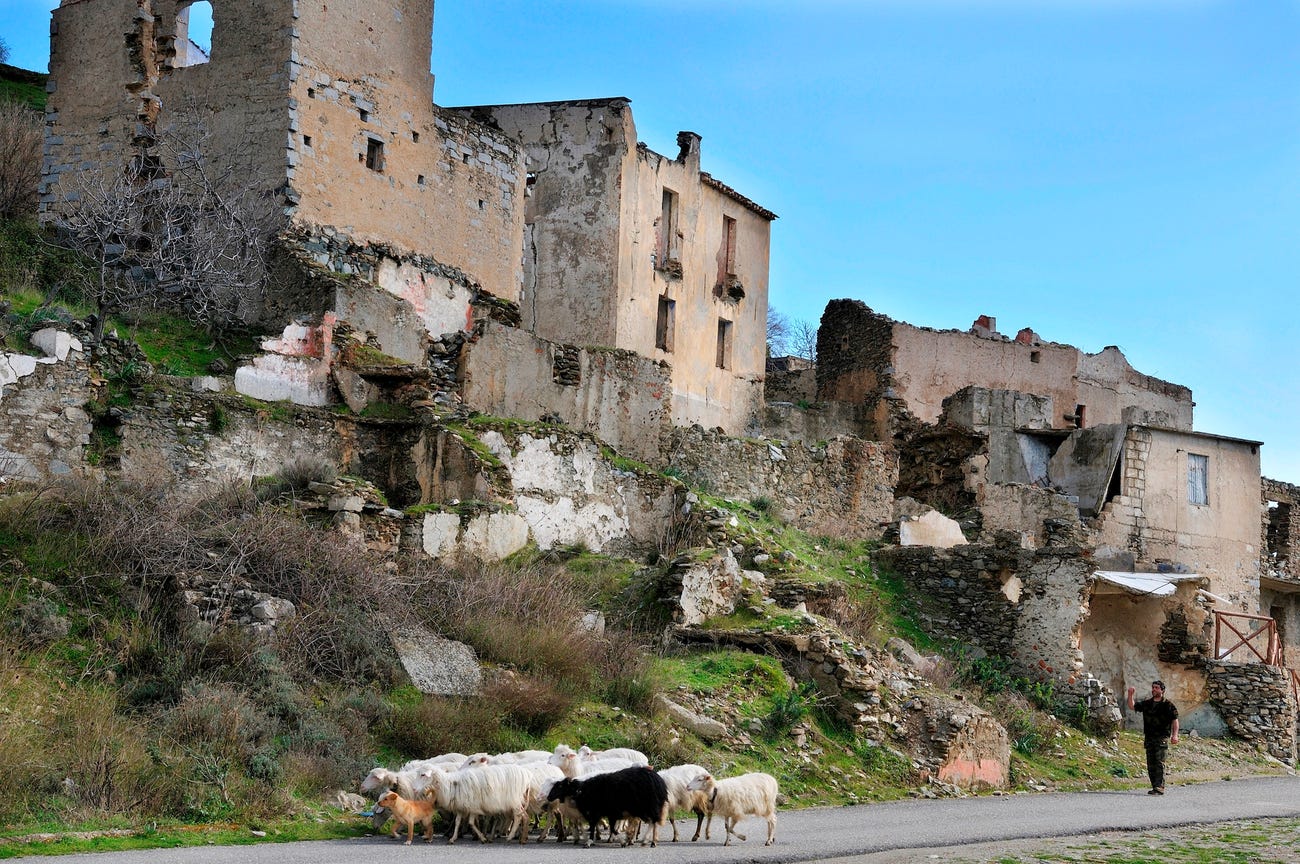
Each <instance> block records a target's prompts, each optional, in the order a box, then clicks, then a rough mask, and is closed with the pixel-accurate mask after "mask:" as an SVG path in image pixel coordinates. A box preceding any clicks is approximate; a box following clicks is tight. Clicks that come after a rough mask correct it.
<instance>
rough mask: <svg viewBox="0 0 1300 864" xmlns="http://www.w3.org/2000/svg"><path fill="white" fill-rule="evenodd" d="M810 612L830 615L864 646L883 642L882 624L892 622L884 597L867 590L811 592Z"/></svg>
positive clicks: (853, 638) (848, 634) (825, 615)
mask: <svg viewBox="0 0 1300 864" xmlns="http://www.w3.org/2000/svg"><path fill="white" fill-rule="evenodd" d="M807 603H808V611H809V612H812V613H813V614H815V615H821V616H823V617H825V618H829V619H831V620H832V621H834V622H835V623H836V625H838V626H839V628H840V629H841V630H842V631H844V635H845V636H848V637H849V638H850V639H852V640H853V641H855V642H857V643H858V644H860V645H875V646H879V645H880V643H881V635H882V630H881V625H882V624H884V623H885V622H887V621H888V615H887V610H886V609H885V606H884V603H883V601H882V600H881V598H880V596H879V595H877V594H876V593H874V592H871V591H867V590H847V591H845V590H842V589H841V590H840V591H839V592H835V591H831V592H828V593H824V594H810V595H809V597H808V600H807Z"/></svg>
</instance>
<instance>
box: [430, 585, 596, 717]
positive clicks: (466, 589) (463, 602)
mask: <svg viewBox="0 0 1300 864" xmlns="http://www.w3.org/2000/svg"><path fill="white" fill-rule="evenodd" d="M416 569H417V571H422V578H421V576H416V577H415V578H416V579H417V580H418V582H419V585H418V588H417V590H416V592H415V597H414V598H413V599H414V602H415V604H416V605H417V606H418V607H419V609H420V610H421V611H422V612H423V614H424V616H425V618H426V621H427V623H428V624H429V625H430V626H431V627H432V628H433V629H434V630H435V631H437V632H440V633H444V634H446V635H447V636H449V637H451V638H453V639H459V640H461V641H463V642H467V643H469V644H470V645H472V646H474V648H475V649H476V650H477V651H478V652H479V653H480V654H482V655H483V656H484V657H486V658H488V659H491V660H494V661H496V662H498V663H501V664H505V665H508V666H511V667H513V668H515V669H518V670H520V671H524V672H529V673H532V674H533V675H535V676H537V677H543V678H546V679H548V680H550V681H553V682H555V684H556V686H557V687H560V688H561V689H564V690H566V691H568V692H585V691H587V690H588V689H589V688H590V686H591V684H592V682H593V681H594V678H595V675H596V673H597V670H598V669H599V668H600V665H601V664H600V660H601V656H602V654H603V652H604V646H603V642H604V639H603V637H602V636H600V635H598V634H596V633H594V632H592V631H589V630H583V629H581V628H580V627H579V621H580V619H581V617H582V615H583V613H584V612H586V611H587V610H588V609H590V608H591V605H592V602H593V598H591V597H589V596H586V595H584V594H583V593H582V591H581V590H580V589H579V588H578V586H577V584H576V581H575V580H574V578H573V577H572V576H571V575H570V574H569V573H568V572H567V571H566V570H565V569H564V568H563V567H562V566H558V565H553V564H546V563H544V562H528V563H525V564H518V565H511V564H508V563H498V564H483V565H465V566H460V567H454V568H442V567H437V566H431V567H428V566H426V567H421V566H420V565H416Z"/></svg>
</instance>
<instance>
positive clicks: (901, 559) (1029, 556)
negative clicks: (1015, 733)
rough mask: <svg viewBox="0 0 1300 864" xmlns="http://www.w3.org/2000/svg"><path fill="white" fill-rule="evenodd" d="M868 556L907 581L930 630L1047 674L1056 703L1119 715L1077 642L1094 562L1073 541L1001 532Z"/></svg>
mask: <svg viewBox="0 0 1300 864" xmlns="http://www.w3.org/2000/svg"><path fill="white" fill-rule="evenodd" d="M872 560H873V563H874V564H876V565H877V566H879V567H881V568H883V569H884V570H886V571H887V572H890V573H894V574H896V575H898V576H899V577H901V578H902V579H904V580H905V581H906V582H907V583H908V585H909V586H910V587H911V588H912V589H913V596H914V597H915V598H916V600H917V603H918V605H919V609H920V614H921V618H922V621H923V622H924V624H925V627H926V630H927V631H928V632H930V633H933V634H935V635H937V636H939V637H941V638H946V639H953V640H956V641H958V642H961V643H964V644H968V645H973V646H975V647H978V648H980V649H982V650H983V651H985V652H987V653H988V654H991V655H995V656H1000V657H1005V658H1007V659H1009V660H1011V661H1012V662H1013V663H1014V664H1015V665H1016V667H1018V668H1019V669H1020V670H1021V671H1022V672H1023V674H1025V675H1026V676H1028V677H1029V678H1030V679H1031V680H1035V681H1051V682H1053V684H1054V685H1055V695H1056V698H1057V699H1058V700H1059V701H1060V702H1061V703H1062V704H1064V705H1065V706H1066V707H1067V708H1069V707H1072V706H1073V705H1078V704H1082V705H1083V706H1084V708H1085V709H1086V710H1087V711H1088V713H1089V715H1090V716H1091V717H1092V718H1093V721H1094V722H1095V723H1098V724H1099V725H1101V726H1103V727H1104V726H1106V725H1112V726H1113V724H1114V722H1115V721H1117V720H1118V713H1117V712H1116V711H1115V706H1116V704H1117V702H1116V699H1115V696H1114V693H1113V692H1111V691H1110V689H1109V688H1106V687H1103V686H1102V685H1100V684H1099V683H1098V682H1097V679H1096V678H1095V677H1094V676H1093V675H1091V674H1090V672H1089V670H1087V669H1086V668H1085V663H1084V658H1083V655H1082V652H1081V651H1080V649H1079V643H1080V634H1081V628H1082V624H1083V621H1084V619H1085V618H1086V617H1087V615H1088V593H1089V589H1090V586H1091V578H1092V572H1091V571H1092V567H1091V564H1090V562H1088V561H1087V560H1085V559H1084V558H1083V557H1082V556H1081V555H1080V554H1079V550H1078V549H1077V548H1071V547H1053V548H1046V549H1037V550H1030V549H1023V548H1021V546H1020V543H1019V537H1018V536H1017V535H1014V534H1003V535H1001V536H1000V537H999V538H998V542H997V543H995V544H992V545H986V544H979V545H977V544H971V545H967V546H954V547H952V548H950V549H935V548H932V547H928V546H906V547H903V546H887V547H883V548H881V549H879V550H878V551H877V552H876V553H875V554H874V555H873V556H872Z"/></svg>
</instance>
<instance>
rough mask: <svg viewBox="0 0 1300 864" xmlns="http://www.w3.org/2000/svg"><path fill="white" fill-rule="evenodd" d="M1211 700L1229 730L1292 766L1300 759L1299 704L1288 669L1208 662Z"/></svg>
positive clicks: (1207, 671)
mask: <svg viewBox="0 0 1300 864" xmlns="http://www.w3.org/2000/svg"><path fill="white" fill-rule="evenodd" d="M1205 668H1206V674H1207V676H1208V685H1209V691H1210V699H1211V700H1212V701H1213V702H1214V704H1215V705H1216V706H1217V707H1218V709H1219V712H1220V713H1221V714H1222V715H1223V719H1224V720H1225V721H1226V722H1227V724H1228V728H1229V729H1231V730H1232V732H1233V733H1234V734H1236V735H1239V736H1241V737H1242V738H1245V739H1246V740H1247V741H1252V742H1254V743H1255V744H1257V745H1258V746H1260V747H1261V748H1263V749H1264V750H1265V751H1267V752H1268V754H1269V755H1270V756H1273V757H1275V758H1277V759H1281V760H1282V761H1283V762H1286V763H1287V764H1288V765H1294V764H1295V757H1296V703H1295V700H1294V699H1292V698H1291V684H1290V681H1289V680H1288V678H1287V675H1286V670H1284V669H1281V668H1279V667H1276V666H1268V665H1265V664H1263V663H1231V662H1227V661H1215V660H1211V661H1208V662H1207V663H1206V665H1205Z"/></svg>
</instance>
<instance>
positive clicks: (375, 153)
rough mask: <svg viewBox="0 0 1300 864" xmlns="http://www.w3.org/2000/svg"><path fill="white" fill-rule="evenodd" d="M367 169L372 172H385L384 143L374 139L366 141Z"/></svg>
mask: <svg viewBox="0 0 1300 864" xmlns="http://www.w3.org/2000/svg"><path fill="white" fill-rule="evenodd" d="M366 167H367V168H369V169H370V170H371V171H379V172H381V173H382V172H383V170H384V142H383V141H376V140H375V139H374V138H367V139H366Z"/></svg>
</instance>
